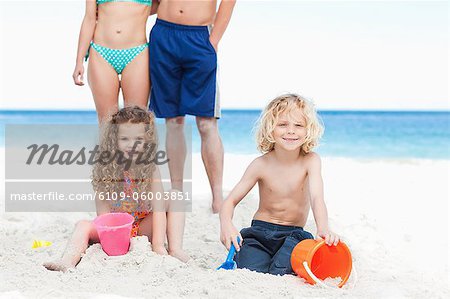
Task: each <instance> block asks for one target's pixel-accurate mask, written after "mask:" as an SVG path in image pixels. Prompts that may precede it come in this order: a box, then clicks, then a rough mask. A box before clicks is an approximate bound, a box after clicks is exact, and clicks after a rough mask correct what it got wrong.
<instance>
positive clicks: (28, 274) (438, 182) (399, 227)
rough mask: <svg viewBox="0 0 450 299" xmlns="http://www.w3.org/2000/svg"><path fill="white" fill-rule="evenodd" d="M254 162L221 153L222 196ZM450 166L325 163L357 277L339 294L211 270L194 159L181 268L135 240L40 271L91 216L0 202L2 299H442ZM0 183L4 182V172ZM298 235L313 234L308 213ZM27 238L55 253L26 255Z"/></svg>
mask: <svg viewBox="0 0 450 299" xmlns="http://www.w3.org/2000/svg"><path fill="white" fill-rule="evenodd" d="M3 153H4V151H3V150H2V153H1V157H2V158H1V159H2V161H1V162H2V163H1V164H2V165H5V164H4V154H3ZM251 159H252V157H251V156H239V155H226V157H225V176H224V190H225V194H228V192H229V191H230V190H231V188H232V187H233V186H234V184H235V183H236V182H237V181H238V180H239V178H240V177H241V175H242V173H243V171H244V170H245V168H246V166H247V165H248V164H249V162H250V161H251ZM449 166H450V161H432V160H352V159H344V158H324V159H323V176H324V182H325V199H326V203H327V206H328V211H329V219H330V221H329V222H330V226H331V228H332V229H333V230H334V231H336V232H337V233H338V234H340V235H342V236H343V240H344V241H345V242H346V244H347V245H348V246H349V247H350V249H351V251H352V254H353V263H354V268H355V269H356V270H357V274H358V275H357V279H356V280H355V275H352V276H351V277H350V279H349V282H348V283H347V284H346V285H345V286H344V288H343V289H341V290H339V289H323V288H321V287H319V286H311V285H308V284H305V283H304V281H303V280H302V279H300V278H298V277H296V276H291V275H286V276H283V277H280V276H273V275H269V274H260V273H255V272H251V271H248V270H240V269H239V270H235V271H224V270H221V271H216V270H215V268H216V267H217V266H219V265H220V264H221V263H222V262H223V260H224V259H225V256H226V250H225V248H224V247H223V246H222V245H221V243H220V241H219V217H218V216H217V215H213V214H211V210H210V195H209V185H208V180H207V178H206V175H205V173H204V169H203V165H202V163H201V158H200V156H199V155H198V154H195V155H194V156H193V173H194V186H193V195H192V199H193V211H192V213H189V214H188V215H187V221H186V232H185V242H184V244H185V245H184V247H185V249H186V251H187V252H188V253H189V254H190V256H191V257H192V259H191V261H190V262H188V263H187V264H183V263H181V262H179V261H178V260H176V259H174V258H172V257H170V256H158V255H156V254H154V253H153V252H151V250H150V244H149V243H148V240H147V238H146V237H138V238H134V239H132V244H131V249H130V252H129V253H128V254H126V255H124V256H119V257H108V256H107V255H106V254H105V253H104V252H103V251H102V250H101V247H100V245H98V244H96V245H93V246H91V247H90V248H88V250H87V252H86V254H85V256H84V257H83V259H82V260H81V262H80V264H79V265H78V266H77V268H76V269H75V270H73V271H70V272H68V273H59V272H50V271H47V270H46V269H45V268H44V267H43V266H42V263H43V262H44V261H48V260H51V259H54V258H56V257H59V255H60V254H61V252H62V250H63V249H64V246H65V244H66V241H67V239H68V237H69V235H70V233H71V231H72V229H73V226H74V224H75V223H76V222H77V221H78V220H81V219H93V218H94V217H95V214H94V213H5V212H4V204H5V203H4V198H2V201H1V208H0V211H2V212H1V214H0V236H1V242H0V275H1V276H0V280H1V283H0V297H3V298H22V297H40V298H47V297H67V298H144V297H162V298H174V297H196V298H197V297H204V298H206V297H211V298H231V297H233V298H255V297H271V298H279V297H286V298H294V297H333V298H337V297H350V298H405V297H406V298H449V295H450V292H449V280H450V279H449V268H448V260H449V248H448V240H449V226H448V216H449V209H448V199H449V189H448V188H449V187H448V181H449V169H450V168H449ZM1 176H2V181H3V180H4V171H2V173H1ZM1 188H2V189H1V190H0V191H1V193H0V194H1V196H2V197H3V196H4V185H3V184H2V187H1ZM257 203H258V196H257V188H254V190H253V191H252V192H251V193H250V194H249V195H248V196H247V197H246V198H245V199H244V200H243V201H242V202H241V204H240V205H239V206H238V207H237V210H236V213H235V216H234V224H235V225H236V227H238V228H242V227H246V226H248V225H249V224H250V221H251V218H252V216H253V213H254V212H255V211H256V208H257ZM305 229H306V230H308V231H311V232H312V233H313V234H315V226H314V219H313V217H312V213H310V216H309V220H308V223H307V225H306V227H305ZM34 239H42V240H48V241H52V242H53V245H52V246H50V247H44V248H38V249H31V245H32V242H33V240H34Z"/></svg>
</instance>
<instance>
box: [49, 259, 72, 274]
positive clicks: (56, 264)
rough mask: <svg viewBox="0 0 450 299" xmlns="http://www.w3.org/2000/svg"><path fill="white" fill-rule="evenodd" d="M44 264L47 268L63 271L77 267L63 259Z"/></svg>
mask: <svg viewBox="0 0 450 299" xmlns="http://www.w3.org/2000/svg"><path fill="white" fill-rule="evenodd" d="M43 266H44V267H45V268H47V270H50V271H61V272H67V271H68V270H69V269H72V268H75V266H74V265H72V264H71V263H68V262H64V261H63V260H62V259H61V260H56V261H53V262H46V263H44V264H43Z"/></svg>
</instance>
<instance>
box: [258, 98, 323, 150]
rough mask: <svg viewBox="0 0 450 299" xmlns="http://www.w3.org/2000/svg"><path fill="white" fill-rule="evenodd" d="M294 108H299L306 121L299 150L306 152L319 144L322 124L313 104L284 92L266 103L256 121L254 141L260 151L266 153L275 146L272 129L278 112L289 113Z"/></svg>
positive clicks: (276, 120) (278, 115) (278, 114)
mask: <svg viewBox="0 0 450 299" xmlns="http://www.w3.org/2000/svg"><path fill="white" fill-rule="evenodd" d="M294 109H299V110H300V111H301V113H302V115H303V116H304V117H305V121H306V138H305V142H304V143H303V144H302V146H301V151H302V152H303V153H305V154H307V153H309V152H310V151H311V150H312V149H313V148H314V147H316V146H317V145H318V144H319V139H320V137H322V134H323V125H322V122H321V120H320V118H319V116H318V115H317V111H316V109H315V107H314V104H313V103H312V102H311V101H309V100H307V99H305V98H303V97H301V96H299V95H297V94H284V95H281V96H279V97H277V98H275V99H274V100H272V101H271V102H270V103H269V105H267V107H266V108H265V109H264V111H263V112H262V113H261V115H260V117H259V119H258V121H257V123H256V143H257V145H258V150H259V151H260V152H261V153H263V154H265V153H268V152H270V151H272V150H273V149H274V147H275V139H274V138H273V131H274V129H275V126H276V123H277V122H278V118H279V117H280V114H282V113H283V112H286V113H290V112H291V111H293V110H294Z"/></svg>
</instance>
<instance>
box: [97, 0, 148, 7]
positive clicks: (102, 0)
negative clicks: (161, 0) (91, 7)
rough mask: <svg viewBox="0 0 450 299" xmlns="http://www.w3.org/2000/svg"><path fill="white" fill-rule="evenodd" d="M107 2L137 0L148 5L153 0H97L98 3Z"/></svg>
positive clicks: (131, 0)
mask: <svg viewBox="0 0 450 299" xmlns="http://www.w3.org/2000/svg"><path fill="white" fill-rule="evenodd" d="M107 2H136V3H139V4H144V5H147V6H151V5H152V0H97V5H99V4H102V3H107Z"/></svg>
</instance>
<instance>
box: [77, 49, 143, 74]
mask: <svg viewBox="0 0 450 299" xmlns="http://www.w3.org/2000/svg"><path fill="white" fill-rule="evenodd" d="M91 47H92V48H93V49H94V50H95V51H97V52H98V54H100V55H101V56H102V57H103V59H105V60H106V62H108V63H109V64H110V65H111V66H112V67H113V68H114V69H115V70H116V72H117V74H119V75H120V74H122V71H123V69H124V68H125V67H126V66H127V65H128V64H129V63H130V62H131V61H133V59H134V58H135V57H136V56H137V55H139V54H140V53H141V52H142V51H144V50H145V48H147V47H148V43H145V44H143V45H139V46H136V47H133V48H129V49H110V48H106V47H103V46H100V45H98V44H96V43H94V42H91V46H90V47H89V49H90V48H91ZM89 49H88V52H87V54H86V57H85V60H87V59H88V57H89Z"/></svg>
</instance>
